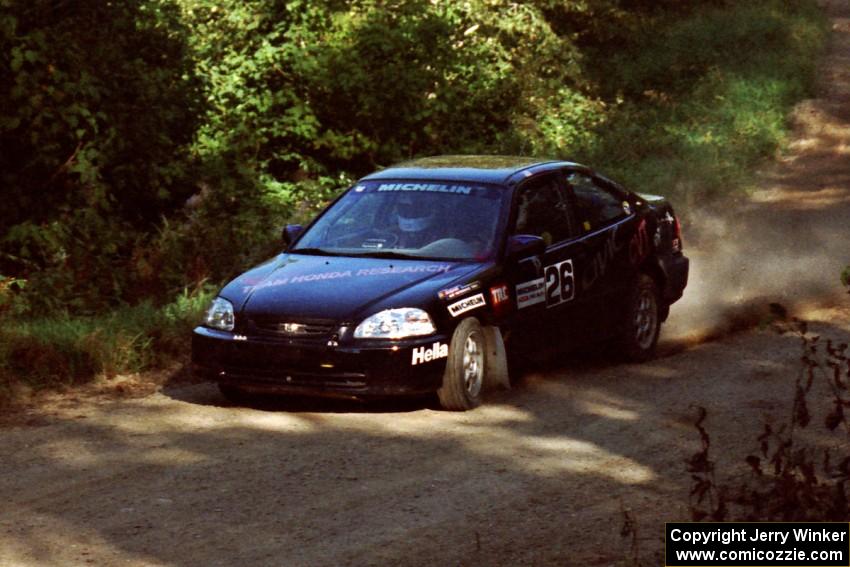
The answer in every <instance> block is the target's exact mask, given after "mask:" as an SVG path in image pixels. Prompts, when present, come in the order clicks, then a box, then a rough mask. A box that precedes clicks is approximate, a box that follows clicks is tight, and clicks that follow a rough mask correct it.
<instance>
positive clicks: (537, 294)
mask: <svg viewBox="0 0 850 567" xmlns="http://www.w3.org/2000/svg"><path fill="white" fill-rule="evenodd" d="M575 296H576V280H575V270H574V267H573V261H572V260H564V261H563V262H558V263H557V264H550V265H549V266H546V267H545V268H543V277H542V278H537V279H535V280H531V281H527V282H523V283H521V284H519V285H518V286H516V305H517V309H524V308H526V307H531V306H532V305H537V304H538V303H544V302H545V303H546V307H554V306H556V305H560V304H561V303H565V302H567V301H572V300H573V299H574V298H575ZM494 302H495V298H494Z"/></svg>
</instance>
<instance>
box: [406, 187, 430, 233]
mask: <svg viewBox="0 0 850 567" xmlns="http://www.w3.org/2000/svg"><path fill="white" fill-rule="evenodd" d="M428 197H429V196H428V195H402V196H401V197H399V200H398V203H397V204H396V214H397V215H398V228H399V230H401V231H402V232H413V233H416V232H422V231H424V230H427V229H429V228H430V227H431V226H433V225H434V223H435V221H436V219H437V210H436V209H437V208H436V206H434V205H435V203H433V202H432V199H429V198H428Z"/></svg>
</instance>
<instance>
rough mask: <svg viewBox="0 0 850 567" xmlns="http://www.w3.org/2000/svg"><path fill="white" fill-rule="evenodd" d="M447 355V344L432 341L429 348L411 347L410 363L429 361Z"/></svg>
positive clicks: (414, 364)
mask: <svg viewBox="0 0 850 567" xmlns="http://www.w3.org/2000/svg"><path fill="white" fill-rule="evenodd" d="M447 356H449V345H447V344H443V343H439V342H438V343H434V344H433V345H431V348H426V347H424V346H421V347H419V348H415V349H413V358H411V359H410V365H411V366H416V365H417V364H422V363H423V362H431V361H432V360H437V359H438V358H446V357H447Z"/></svg>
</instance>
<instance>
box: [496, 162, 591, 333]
mask: <svg viewBox="0 0 850 567" xmlns="http://www.w3.org/2000/svg"><path fill="white" fill-rule="evenodd" d="M564 181H565V178H564V176H563V175H562V174H560V172H552V173H550V174H545V175H541V176H538V177H535V178H532V179H529V180H527V181H526V182H525V183H523V184H522V185H521V186H520V187H519V188H518V189H517V191H516V195H515V199H514V203H515V215H514V221H513V227H512V231H511V234H513V235H532V236H538V237H540V238H542V239H543V240H544V242H545V243H546V249H545V252H544V253H543V254H542V256H540V257H534V258H529V259H525V260H523V261H520V262H519V263H518V264H517V265H516V266H515V269H513V270H512V271H511V280H512V281H511V283H512V285H513V288H514V297H515V301H516V310H515V320H514V333H513V336H514V338H513V339H512V340H514V341H516V342H518V343H520V344H522V345H523V346H525V347H526V348H530V347H533V348H535V349H537V348H540V347H543V348H554V347H558V346H560V344H561V342H562V341H563V340H565V339H566V340H569V339H570V338H571V334H572V333H573V332H574V331H575V330H576V327H577V324H578V326H580V322H578V321H576V313H577V312H579V311H580V309H579V306H580V304H581V302H582V300H583V298H582V294H581V292H580V289H579V287H578V286H577V281H576V274H579V273H581V272H582V271H583V270H584V269H585V263H586V258H587V257H586V254H585V253H584V250H583V248H582V245H581V244H579V243H578V242H577V241H576V238H577V237H578V236H580V234H581V233H580V227H579V225H578V224H577V223H576V219H575V218H574V217H573V207H571V206H570V203H569V200H568V193H567V188H566V186H565V183H564Z"/></svg>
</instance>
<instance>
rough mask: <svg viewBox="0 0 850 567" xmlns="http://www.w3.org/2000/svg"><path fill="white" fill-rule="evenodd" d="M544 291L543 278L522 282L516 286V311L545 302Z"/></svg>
mask: <svg viewBox="0 0 850 567" xmlns="http://www.w3.org/2000/svg"><path fill="white" fill-rule="evenodd" d="M545 289H546V286H545V283H544V280H543V278H537V279H536V280H531V281H528V282H523V283H521V284H519V285H518V286H516V306H517V309H523V308H525V307H531V306H532V305H537V304H538V303H543V302H544V301H546V295H545Z"/></svg>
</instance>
